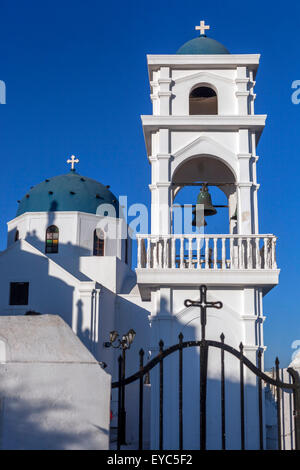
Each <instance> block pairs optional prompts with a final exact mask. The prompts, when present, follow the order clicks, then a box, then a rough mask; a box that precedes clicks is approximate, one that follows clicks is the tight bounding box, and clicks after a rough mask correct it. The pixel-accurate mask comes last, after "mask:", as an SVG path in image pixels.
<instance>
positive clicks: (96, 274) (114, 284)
mask: <svg viewBox="0 0 300 470" xmlns="http://www.w3.org/2000/svg"><path fill="white" fill-rule="evenodd" d="M79 269H80V271H81V272H82V273H84V274H85V275H86V276H88V277H89V278H90V279H93V280H94V281H96V282H99V283H100V284H102V285H103V286H105V287H106V288H107V289H110V290H111V291H112V292H121V291H122V286H123V285H124V282H125V280H126V279H127V278H128V277H132V276H134V272H133V271H131V269H130V268H129V266H128V265H127V264H126V263H124V262H123V261H121V260H120V259H119V258H117V257H116V256H82V257H80V259H79Z"/></svg>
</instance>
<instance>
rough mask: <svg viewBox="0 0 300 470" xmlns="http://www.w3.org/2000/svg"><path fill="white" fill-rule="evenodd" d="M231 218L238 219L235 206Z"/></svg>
mask: <svg viewBox="0 0 300 470" xmlns="http://www.w3.org/2000/svg"><path fill="white" fill-rule="evenodd" d="M230 218H231V220H237V208H235V211H234V214H233V216H232V217H230Z"/></svg>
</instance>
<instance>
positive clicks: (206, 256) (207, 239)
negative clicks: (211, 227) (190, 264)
mask: <svg viewBox="0 0 300 470" xmlns="http://www.w3.org/2000/svg"><path fill="white" fill-rule="evenodd" d="M208 261H209V238H207V237H206V238H205V269H208V268H209V263H208Z"/></svg>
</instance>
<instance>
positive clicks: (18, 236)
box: [15, 229, 20, 242]
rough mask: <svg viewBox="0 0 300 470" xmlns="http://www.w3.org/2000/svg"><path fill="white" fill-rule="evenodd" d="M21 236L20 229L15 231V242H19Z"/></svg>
mask: <svg viewBox="0 0 300 470" xmlns="http://www.w3.org/2000/svg"><path fill="white" fill-rule="evenodd" d="M19 238H20V234H19V230H18V229H17V230H16V233H15V242H17V241H18V240H19Z"/></svg>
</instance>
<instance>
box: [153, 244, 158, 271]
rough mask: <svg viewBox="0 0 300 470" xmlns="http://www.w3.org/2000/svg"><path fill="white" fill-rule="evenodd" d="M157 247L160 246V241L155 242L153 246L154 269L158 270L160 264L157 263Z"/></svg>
mask: <svg viewBox="0 0 300 470" xmlns="http://www.w3.org/2000/svg"><path fill="white" fill-rule="evenodd" d="M157 245H158V241H157V240H155V241H154V246H153V267H154V269H156V268H157V265H158V263H157V254H158V249H157Z"/></svg>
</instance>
